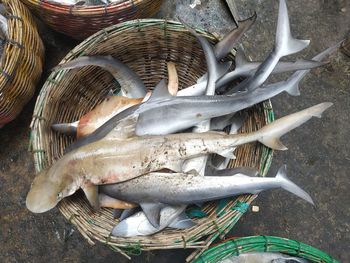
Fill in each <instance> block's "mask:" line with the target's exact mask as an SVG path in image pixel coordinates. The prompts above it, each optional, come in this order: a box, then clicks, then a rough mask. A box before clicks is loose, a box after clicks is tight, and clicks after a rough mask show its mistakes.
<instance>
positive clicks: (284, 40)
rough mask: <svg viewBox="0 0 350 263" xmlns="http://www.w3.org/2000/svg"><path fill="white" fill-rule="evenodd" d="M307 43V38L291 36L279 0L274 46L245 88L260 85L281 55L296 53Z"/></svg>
mask: <svg viewBox="0 0 350 263" xmlns="http://www.w3.org/2000/svg"><path fill="white" fill-rule="evenodd" d="M309 43H310V41H309V40H298V39H295V38H293V37H292V35H291V32H290V25H289V17H288V10H287V5H286V1H285V0H280V1H279V9H278V20H277V30H276V40H275V46H274V48H273V50H272V52H271V53H270V55H269V56H268V57H267V58H266V59H265V61H264V62H263V63H262V64H261V65H260V66H259V67H258V69H257V70H256V72H255V74H254V75H253V76H252V77H251V78H249V81H248V82H247V83H245V89H247V90H253V89H256V88H257V87H259V86H260V85H262V84H263V83H264V82H265V80H266V79H267V78H268V77H269V76H270V74H271V72H272V71H273V69H274V68H275V66H276V65H277V63H278V61H279V60H280V58H281V57H284V56H287V55H291V54H294V53H297V52H299V51H301V50H303V49H304V48H306V47H307V46H308V45H309Z"/></svg>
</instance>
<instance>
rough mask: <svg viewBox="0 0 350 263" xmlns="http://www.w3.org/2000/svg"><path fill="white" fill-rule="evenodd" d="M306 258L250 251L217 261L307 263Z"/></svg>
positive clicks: (222, 262)
mask: <svg viewBox="0 0 350 263" xmlns="http://www.w3.org/2000/svg"><path fill="white" fill-rule="evenodd" d="M309 262H310V261H309V260H307V259H303V258H299V257H293V256H290V255H286V254H282V253H278V252H251V253H241V254H239V255H238V256H229V257H226V258H225V259H223V260H220V261H218V263H309Z"/></svg>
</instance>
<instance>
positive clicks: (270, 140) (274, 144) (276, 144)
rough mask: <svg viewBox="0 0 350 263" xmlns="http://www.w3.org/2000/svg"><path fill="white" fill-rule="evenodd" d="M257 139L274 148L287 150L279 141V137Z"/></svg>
mask: <svg viewBox="0 0 350 263" xmlns="http://www.w3.org/2000/svg"><path fill="white" fill-rule="evenodd" d="M259 141H260V142H261V143H262V144H264V145H265V146H267V147H269V148H271V149H274V150H279V151H285V150H288V148H287V147H286V146H285V145H284V144H283V143H282V142H281V140H280V138H275V137H264V138H262V139H261V140H259Z"/></svg>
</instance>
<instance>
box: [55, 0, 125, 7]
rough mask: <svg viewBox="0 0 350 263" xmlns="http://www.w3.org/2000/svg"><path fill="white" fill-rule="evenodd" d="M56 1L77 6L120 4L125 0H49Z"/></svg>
mask: <svg viewBox="0 0 350 263" xmlns="http://www.w3.org/2000/svg"><path fill="white" fill-rule="evenodd" d="M49 1H51V2H54V3H58V4H62V5H76V6H91V5H108V4H119V3H122V2H123V1H124V0H49Z"/></svg>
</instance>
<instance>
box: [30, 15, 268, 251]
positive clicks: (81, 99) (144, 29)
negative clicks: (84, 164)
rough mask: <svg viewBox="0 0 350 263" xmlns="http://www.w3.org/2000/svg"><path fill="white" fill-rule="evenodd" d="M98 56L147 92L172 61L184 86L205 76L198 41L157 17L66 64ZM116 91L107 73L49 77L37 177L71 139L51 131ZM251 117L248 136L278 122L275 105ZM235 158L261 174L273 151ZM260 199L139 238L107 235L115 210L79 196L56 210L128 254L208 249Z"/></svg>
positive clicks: (242, 152)
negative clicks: (117, 64) (127, 71)
mask: <svg viewBox="0 0 350 263" xmlns="http://www.w3.org/2000/svg"><path fill="white" fill-rule="evenodd" d="M198 33H200V34H201V35H203V36H205V37H207V38H208V39H209V40H210V41H211V42H212V43H214V42H216V41H217V39H216V38H215V37H214V36H213V35H212V34H208V33H205V32H203V31H199V30H198ZM94 54H100V55H107V54H111V55H113V56H115V57H116V58H118V59H120V60H121V61H123V62H124V63H126V64H127V65H128V66H129V67H130V68H132V69H133V70H134V71H135V72H136V73H137V74H138V75H139V76H140V77H141V78H142V79H143V81H144V83H145V84H146V86H147V87H148V88H152V87H154V86H155V84H157V82H158V81H160V80H161V79H162V78H164V77H166V76H167V64H166V62H167V61H173V62H174V63H176V66H177V70H178V74H179V84H180V87H182V88H183V87H187V86H189V85H192V84H194V83H195V82H196V80H197V78H198V77H200V76H201V75H202V74H203V73H205V72H206V68H205V66H203V65H205V63H204V61H205V59H204V55H203V51H202V49H201V48H200V45H199V44H198V42H197V40H196V38H195V37H193V36H192V35H191V34H190V33H189V32H188V31H187V30H186V29H184V27H183V26H182V25H181V24H179V23H177V22H170V21H164V20H159V19H145V20H136V21H130V22H125V23H123V24H119V25H115V26H112V27H109V28H107V29H105V30H103V31H100V32H98V33H97V34H95V35H93V36H91V37H90V38H88V39H86V40H85V41H84V42H82V43H81V44H80V45H79V46H77V47H76V48H75V49H73V50H72V51H71V52H70V53H69V54H68V55H67V56H66V57H65V58H64V59H63V61H62V63H64V62H66V61H69V60H72V59H74V58H76V57H78V56H83V55H94ZM232 56H233V55H232ZM116 86H117V85H116V82H115V81H114V80H113V78H112V76H111V75H110V74H108V73H106V72H105V71H103V70H101V69H99V68H96V67H84V68H81V69H78V70H70V71H68V70H63V71H59V72H57V73H52V74H51V75H50V76H49V79H48V80H47V81H46V83H45V85H44V87H43V89H42V90H41V93H40V95H39V97H38V100H37V103H36V106H35V110H34V118H33V120H32V125H31V128H32V137H31V142H32V146H33V151H34V158H35V164H36V165H35V167H36V170H37V171H40V170H42V169H43V168H44V167H45V166H47V165H50V164H52V163H53V162H54V161H55V159H57V158H59V157H60V156H61V155H62V153H63V149H64V148H65V146H67V145H68V144H69V143H70V142H71V141H70V139H69V138H67V136H62V135H59V134H57V133H55V132H52V131H51V129H50V125H51V124H52V123H60V122H71V121H74V120H77V119H79V117H80V116H82V115H83V114H84V113H86V112H87V111H90V110H91V109H92V108H93V107H94V106H95V105H96V104H98V103H99V102H101V101H102V99H103V97H104V96H105V95H106V94H107V93H108V91H109V90H110V89H111V88H112V89H113V88H115V87H116ZM248 112H249V117H248V118H247V121H246V123H245V124H244V127H243V128H242V130H243V131H253V130H256V129H258V128H259V127H262V126H264V125H265V124H266V123H268V122H270V121H271V120H272V119H273V112H272V108H271V104H270V102H265V103H261V104H260V105H258V106H255V107H253V108H251V109H249V110H248ZM236 155H237V159H236V160H234V161H232V163H231V166H232V167H233V166H239V165H240V166H251V167H256V168H257V169H259V170H260V171H261V173H262V174H264V175H265V174H266V172H267V170H268V168H269V165H270V162H271V159H272V151H271V150H270V149H268V148H266V147H264V146H262V145H261V144H258V143H252V144H249V145H244V146H242V147H239V148H238V149H237V152H236ZM255 197H256V196H252V195H244V196H240V197H239V198H236V199H232V200H222V201H220V202H212V203H210V204H208V205H206V206H205V208H204V210H203V211H204V213H203V212H202V211H200V212H198V211H190V212H191V213H192V214H193V215H196V216H197V217H196V219H195V221H196V222H197V223H198V224H197V226H196V227H193V228H191V229H187V230H183V231H177V230H165V231H162V232H161V233H158V234H155V235H152V236H147V237H134V238H117V237H112V236H110V233H111V230H112V228H113V227H114V226H115V224H116V223H117V222H118V221H117V220H113V216H112V210H110V209H103V210H102V212H100V213H94V212H93V211H92V210H91V208H90V205H89V204H88V203H87V201H86V200H85V198H83V195H82V194H81V193H80V194H75V195H74V196H72V197H70V198H65V199H64V200H63V201H62V202H61V203H60V204H59V209H60V211H61V212H62V214H63V215H64V216H65V217H66V218H67V219H68V220H69V221H70V222H72V223H73V224H74V225H76V227H77V228H78V229H79V231H80V232H81V233H82V235H83V236H84V237H85V238H86V239H88V241H89V243H91V244H93V243H94V242H95V241H100V242H103V243H105V244H108V245H109V246H111V247H112V248H114V249H115V250H117V251H119V252H121V253H123V254H124V255H126V254H130V253H136V254H137V253H140V251H141V250H156V249H170V248H201V249H206V248H208V246H209V245H210V244H211V242H212V241H213V240H215V239H216V238H217V237H223V236H224V235H225V234H226V233H227V232H228V231H229V230H230V229H231V228H232V227H233V225H234V224H235V223H236V222H237V220H238V219H239V218H240V217H241V216H242V214H243V213H244V212H245V211H246V210H247V209H248V207H249V204H250V203H251V202H252V201H253V200H254V199H255ZM203 215H204V217H203ZM205 215H208V216H205ZM201 217H202V218H201ZM200 251H201V250H198V251H197V252H198V253H199V252H200ZM193 256H194V254H193Z"/></svg>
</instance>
